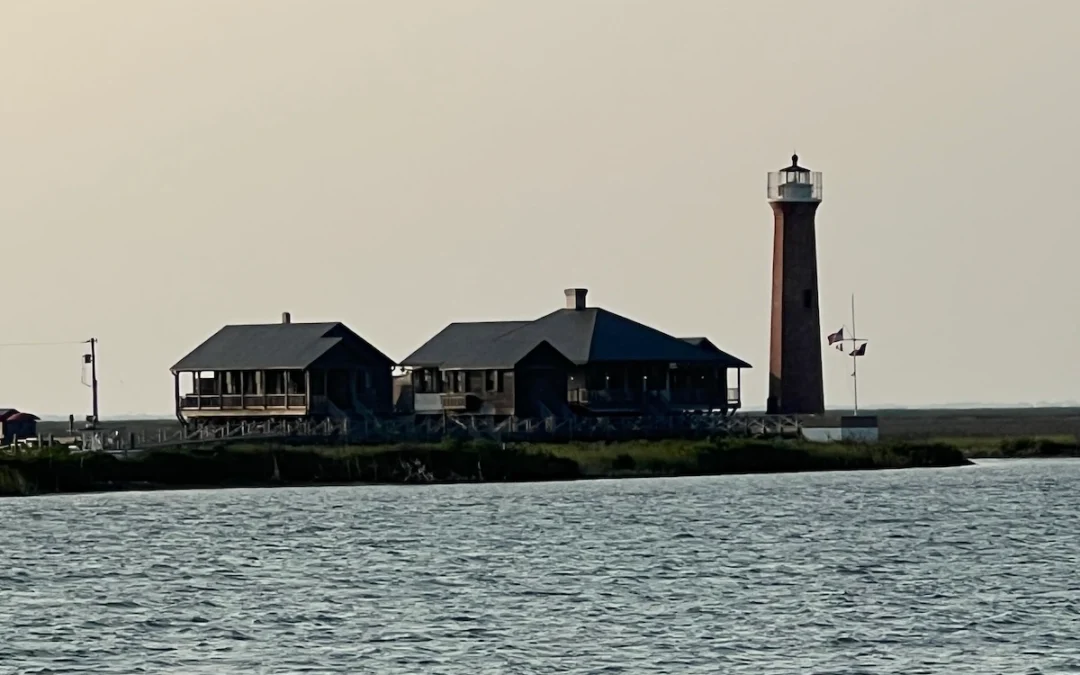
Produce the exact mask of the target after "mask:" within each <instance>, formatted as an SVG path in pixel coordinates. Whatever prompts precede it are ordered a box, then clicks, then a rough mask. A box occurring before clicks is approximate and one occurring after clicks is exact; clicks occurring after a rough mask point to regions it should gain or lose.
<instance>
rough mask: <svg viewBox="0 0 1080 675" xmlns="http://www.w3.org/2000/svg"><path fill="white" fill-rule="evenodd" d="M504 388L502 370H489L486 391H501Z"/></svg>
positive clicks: (485, 383)
mask: <svg viewBox="0 0 1080 675" xmlns="http://www.w3.org/2000/svg"><path fill="white" fill-rule="evenodd" d="M502 390H503V374H502V371H501V370H489V371H487V373H486V377H485V382H484V391H490V392H499V391H502Z"/></svg>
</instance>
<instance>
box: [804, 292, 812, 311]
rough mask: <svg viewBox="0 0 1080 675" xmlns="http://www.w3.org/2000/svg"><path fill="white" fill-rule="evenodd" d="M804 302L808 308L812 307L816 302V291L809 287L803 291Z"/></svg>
mask: <svg viewBox="0 0 1080 675" xmlns="http://www.w3.org/2000/svg"><path fill="white" fill-rule="evenodd" d="M802 304H803V307H804V308H806V309H811V308H812V307H813V304H814V293H813V291H811V290H810V289H809V288H808V289H806V290H805V291H803V292H802Z"/></svg>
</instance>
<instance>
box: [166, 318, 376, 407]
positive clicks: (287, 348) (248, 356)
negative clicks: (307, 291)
mask: <svg viewBox="0 0 1080 675" xmlns="http://www.w3.org/2000/svg"><path fill="white" fill-rule="evenodd" d="M393 365H394V364H393V361H391V360H390V358H389V357H387V356H386V355H385V354H383V353H382V352H380V351H379V350H378V349H376V348H375V347H373V346H372V345H371V344H369V343H368V342H367V341H365V340H364V339H363V338H361V337H360V336H359V335H357V334H356V333H354V332H353V331H351V330H349V328H347V327H346V326H345V325H344V324H341V323H292V321H291V319H290V317H289V315H288V314H287V313H286V314H284V315H282V321H281V323H279V324H260V325H236V326H225V327H224V328H222V329H221V330H219V331H218V332H217V333H215V334H214V335H212V336H211V337H210V338H209V339H208V340H206V342H203V343H202V344H201V345H199V346H198V347H196V348H195V350H194V351H192V352H191V353H190V354H188V355H187V356H185V357H184V358H183V359H181V360H180V362H179V363H177V364H176V365H175V366H173V367H172V369H171V370H172V373H173V378H174V380H175V392H176V415H177V417H178V418H179V419H180V421H181V422H183V423H185V424H188V423H191V422H200V423H201V422H215V421H225V420H230V421H238V420H241V419H243V420H269V419H279V418H281V419H294V418H298V417H308V418H313V419H325V418H335V419H342V418H350V417H354V418H362V417H370V416H374V415H383V414H389V413H390V412H391V408H392V403H391V397H392V389H393V385H392V369H393Z"/></svg>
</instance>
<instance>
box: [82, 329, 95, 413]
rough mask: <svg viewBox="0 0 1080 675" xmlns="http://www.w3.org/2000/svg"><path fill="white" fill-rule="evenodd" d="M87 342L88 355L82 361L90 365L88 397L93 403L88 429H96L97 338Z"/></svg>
mask: <svg viewBox="0 0 1080 675" xmlns="http://www.w3.org/2000/svg"><path fill="white" fill-rule="evenodd" d="M87 342H88V343H90V353H89V354H87V355H86V356H84V357H83V360H84V361H85V362H86V363H89V364H90V395H91V398H92V401H93V411H92V412H91V415H90V428H91V429H96V428H97V425H98V380H97V338H90V339H89V340H87Z"/></svg>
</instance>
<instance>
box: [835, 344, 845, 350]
mask: <svg viewBox="0 0 1080 675" xmlns="http://www.w3.org/2000/svg"><path fill="white" fill-rule="evenodd" d="M836 351H838V352H842V351H844V345H836Z"/></svg>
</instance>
